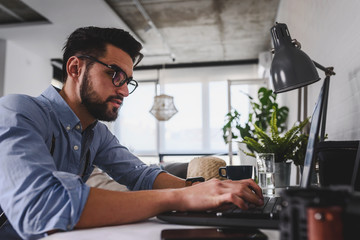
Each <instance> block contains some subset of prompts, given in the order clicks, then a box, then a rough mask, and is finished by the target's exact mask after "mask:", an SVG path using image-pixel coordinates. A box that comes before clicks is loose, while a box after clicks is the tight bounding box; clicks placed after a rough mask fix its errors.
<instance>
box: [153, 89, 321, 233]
mask: <svg viewBox="0 0 360 240" xmlns="http://www.w3.org/2000/svg"><path fill="white" fill-rule="evenodd" d="M323 95H324V94H323V89H322V90H321V91H320V95H319V98H318V102H317V104H316V106H315V109H314V112H313V115H312V118H311V127H310V133H309V140H308V145H307V150H306V156H305V162H304V168H303V174H302V178H301V183H300V187H301V188H308V187H309V186H310V183H311V176H312V175H311V173H312V169H313V165H314V164H313V163H314V159H315V151H314V149H315V147H316V145H317V143H318V141H319V138H318V136H319V129H320V123H321V117H322V108H323V105H324V96H323ZM264 202H265V203H264V206H262V207H260V208H254V209H249V210H241V209H239V208H237V207H235V206H234V207H230V209H225V210H222V211H220V210H213V211H206V212H167V213H163V214H160V215H158V216H157V218H159V219H160V220H163V221H166V222H169V223H176V224H186V225H206V226H226V227H254V228H267V229H278V228H279V222H280V220H279V211H281V209H280V208H279V204H281V202H282V201H281V199H280V197H274V198H267V199H265V201H264Z"/></svg>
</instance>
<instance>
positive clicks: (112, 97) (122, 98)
mask: <svg viewBox="0 0 360 240" xmlns="http://www.w3.org/2000/svg"><path fill="white" fill-rule="evenodd" d="M113 99H119V100H121V102H123V101H124V97H123V96H120V95H118V96H110V97H108V98H107V99H106V102H110V101H112V100H113Z"/></svg>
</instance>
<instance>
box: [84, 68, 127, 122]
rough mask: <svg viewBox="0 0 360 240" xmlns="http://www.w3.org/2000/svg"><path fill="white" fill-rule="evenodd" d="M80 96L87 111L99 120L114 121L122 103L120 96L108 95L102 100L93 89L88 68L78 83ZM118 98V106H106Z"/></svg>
mask: <svg viewBox="0 0 360 240" xmlns="http://www.w3.org/2000/svg"><path fill="white" fill-rule="evenodd" d="M80 97H81V101H82V104H84V106H85V107H86V109H87V110H88V112H89V113H90V114H91V115H92V116H93V117H94V118H96V119H98V120H101V121H108V122H110V121H114V120H115V119H116V118H117V116H118V112H119V109H120V108H121V106H122V104H123V99H124V98H123V97H122V96H119V95H118V96H116V95H113V96H109V97H108V98H107V99H105V100H102V97H101V96H100V95H99V94H98V93H97V92H96V91H95V90H94V88H93V86H92V81H91V79H90V77H89V69H86V71H85V74H84V79H83V82H82V83H81V85H80ZM116 99H118V100H120V101H121V102H120V101H119V105H120V106H119V107H118V108H117V107H115V106H113V107H110V108H109V107H108V103H111V101H113V100H116Z"/></svg>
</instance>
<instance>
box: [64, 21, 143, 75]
mask: <svg viewBox="0 0 360 240" xmlns="http://www.w3.org/2000/svg"><path fill="white" fill-rule="evenodd" d="M107 44H112V45H114V46H115V47H118V48H120V49H121V50H123V51H124V52H126V53H127V54H129V56H130V57H131V59H132V60H133V62H134V63H135V61H136V59H138V58H139V57H142V54H141V53H140V50H141V49H142V45H141V43H139V42H138V41H136V39H135V38H134V37H133V36H131V35H130V33H129V32H127V31H125V30H123V29H117V28H99V27H83V28H78V29H76V30H75V31H74V32H73V33H72V34H71V35H70V36H69V37H68V39H67V42H66V43H65V46H64V48H63V51H64V54H63V69H62V73H63V78H62V79H63V82H65V81H66V78H67V72H66V63H67V61H68V60H69V58H70V57H72V56H76V55H91V56H93V57H96V58H98V57H101V56H104V55H105V51H106V45H107Z"/></svg>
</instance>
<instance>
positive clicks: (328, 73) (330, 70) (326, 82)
mask: <svg viewBox="0 0 360 240" xmlns="http://www.w3.org/2000/svg"><path fill="white" fill-rule="evenodd" d="M313 63H314V64H315V67H317V68H318V69H320V70H322V71H324V73H325V76H326V77H325V80H324V84H323V88H324V96H323V97H324V101H323V103H324V106H323V111H322V116H321V132H320V141H321V142H322V141H324V140H325V126H326V115H327V105H328V98H329V88H330V77H331V76H333V75H335V74H336V73H335V72H334V67H324V66H322V65H321V64H319V63H317V62H315V61H313Z"/></svg>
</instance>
